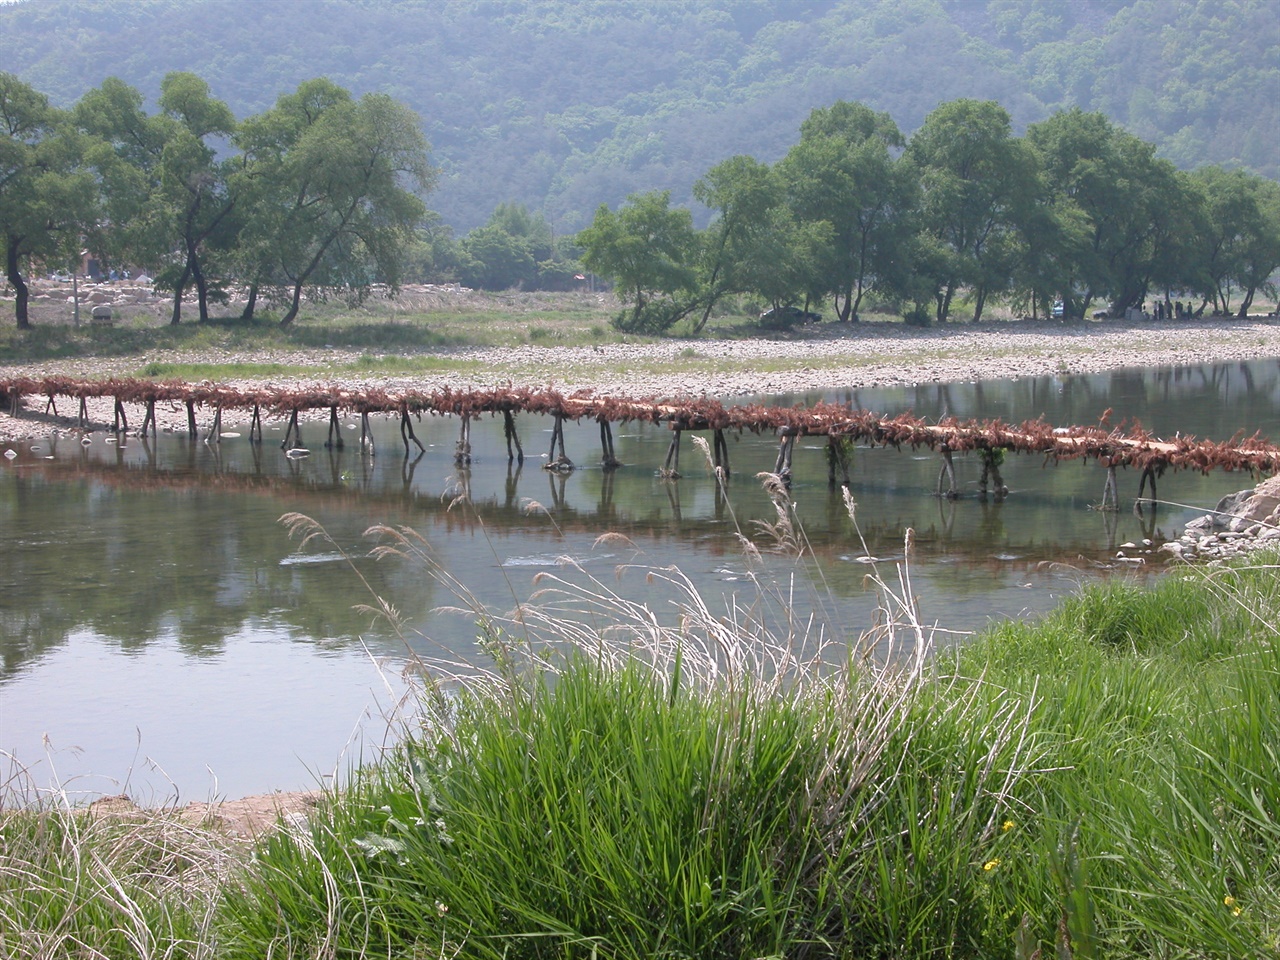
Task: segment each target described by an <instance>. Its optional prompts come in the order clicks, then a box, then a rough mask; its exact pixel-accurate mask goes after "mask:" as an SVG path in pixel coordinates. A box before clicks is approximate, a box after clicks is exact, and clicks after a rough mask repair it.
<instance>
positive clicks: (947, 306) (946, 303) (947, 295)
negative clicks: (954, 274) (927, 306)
mask: <svg viewBox="0 0 1280 960" xmlns="http://www.w3.org/2000/svg"><path fill="white" fill-rule="evenodd" d="M955 295H956V285H955V284H954V283H948V284H947V286H946V288H945V290H944V291H943V292H942V293H941V294H939V295H938V296H937V298H936V299H937V301H938V322H939V323H946V322H947V317H948V316H949V315H950V314H951V298H952V297H954V296H955Z"/></svg>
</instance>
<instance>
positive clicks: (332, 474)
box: [324, 442, 342, 486]
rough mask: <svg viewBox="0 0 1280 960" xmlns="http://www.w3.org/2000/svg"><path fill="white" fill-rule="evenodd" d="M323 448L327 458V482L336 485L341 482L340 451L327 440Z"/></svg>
mask: <svg viewBox="0 0 1280 960" xmlns="http://www.w3.org/2000/svg"><path fill="white" fill-rule="evenodd" d="M324 450H325V453H326V454H327V455H328V458H329V482H330V483H332V484H333V485H334V486H337V485H338V484H340V483H341V482H342V452H341V451H340V450H335V448H334V447H333V446H332V445H331V444H329V443H327V442H326V443H325V445H324Z"/></svg>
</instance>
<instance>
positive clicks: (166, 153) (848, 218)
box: [0, 72, 1280, 333]
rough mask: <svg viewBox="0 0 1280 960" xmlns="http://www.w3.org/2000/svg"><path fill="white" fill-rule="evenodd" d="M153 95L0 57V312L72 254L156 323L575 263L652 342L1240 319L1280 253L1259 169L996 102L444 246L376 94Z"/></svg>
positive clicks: (557, 273)
mask: <svg viewBox="0 0 1280 960" xmlns="http://www.w3.org/2000/svg"><path fill="white" fill-rule="evenodd" d="M158 106H159V112H157V113H155V114H148V113H147V112H146V111H145V110H144V109H143V98H142V96H141V94H140V93H139V92H138V91H137V90H134V89H133V88H132V87H129V86H128V85H126V84H124V83H123V82H121V81H119V80H116V79H108V80H106V81H104V82H103V84H102V85H101V86H100V87H98V88H95V89H93V90H90V91H89V92H87V93H86V94H84V96H83V97H81V99H80V100H79V101H78V102H77V103H76V104H75V105H74V106H73V107H72V108H71V109H69V110H65V111H64V110H59V109H56V108H54V107H51V106H50V105H49V102H48V99H47V98H46V97H45V96H44V95H43V94H41V93H39V92H37V91H36V90H34V89H33V88H31V87H29V86H27V85H26V84H24V83H23V82H22V81H20V80H19V79H18V78H17V77H15V76H13V75H11V74H7V73H3V72H0V123H3V124H4V128H5V132H6V134H7V136H6V137H0V245H2V246H3V249H4V253H5V268H6V276H7V278H8V281H9V284H10V285H11V286H12V287H13V288H14V290H15V291H16V316H17V322H18V326H19V327H26V326H28V324H29V319H28V309H27V300H28V293H27V286H26V283H25V281H24V279H23V276H22V273H21V270H20V267H21V266H23V265H24V264H29V265H33V266H34V267H35V268H38V269H48V270H53V269H58V268H60V267H63V266H66V267H71V266H72V265H73V264H76V263H78V262H79V254H80V251H81V249H82V248H88V249H89V250H90V251H92V252H93V254H94V255H96V256H97V257H98V258H99V259H100V260H101V261H103V262H105V263H109V264H119V265H124V264H128V265H130V266H133V267H134V268H144V269H147V270H148V271H150V272H152V273H153V274H154V276H155V279H156V281H157V284H158V285H159V286H160V287H161V288H162V289H166V290H170V291H172V293H173V310H172V317H171V319H172V322H174V323H177V322H179V320H180V318H181V312H182V304H183V297H184V295H185V294H186V293H187V292H188V291H189V290H191V289H194V291H195V299H196V303H197V305H198V309H199V315H200V319H201V320H206V319H208V317H209V305H210V303H211V302H217V301H218V300H220V299H221V298H222V297H223V296H225V290H226V289H227V287H228V286H230V285H231V284H233V283H234V284H239V285H241V286H243V287H247V288H248V290H249V302H248V306H247V308H246V311H245V312H246V315H247V316H249V317H251V316H252V315H253V311H254V307H255V304H256V302H257V299H258V293H259V291H262V292H264V293H266V294H267V295H270V296H272V297H274V298H277V299H279V300H280V301H282V302H283V306H284V310H283V319H282V322H283V323H284V324H286V325H287V324H289V323H291V322H292V321H293V320H294V319H295V318H296V316H297V314H298V309H299V304H300V301H301V297H302V294H303V291H304V289H305V288H307V287H324V288H332V287H341V288H353V289H356V290H360V289H363V288H365V287H367V286H368V285H369V284H371V283H373V282H382V283H386V284H388V285H389V286H390V287H392V288H393V289H394V288H395V287H396V286H397V284H398V283H399V282H401V281H402V280H404V279H415V280H455V279H456V280H462V281H463V282H464V283H467V284H469V285H472V286H477V287H481V288H487V289H505V288H507V287H511V286H521V287H524V288H526V289H528V288H534V287H543V288H546V287H552V288H563V287H565V286H566V285H570V284H572V283H573V276H574V274H575V273H576V272H577V271H579V270H581V269H584V268H585V269H589V270H591V271H593V272H595V273H596V274H598V275H600V276H602V277H605V278H607V279H608V280H610V281H611V282H613V283H614V284H615V286H616V288H617V290H618V292H619V294H620V295H621V296H622V298H623V301H624V303H625V304H626V309H625V310H624V311H623V312H622V313H621V314H620V315H619V316H618V317H617V320H616V322H617V325H618V326H619V327H621V328H623V329H626V330H635V331H641V332H651V333H655V332H662V331H665V330H667V329H669V328H671V327H672V326H673V325H674V324H675V323H676V322H678V321H680V320H682V319H684V318H690V323H689V326H690V327H691V328H692V330H693V331H694V332H697V331H700V330H701V329H702V328H703V327H704V326H705V324H706V323H707V321H708V319H709V318H710V316H711V315H712V313H713V312H714V311H715V310H716V308H717V305H719V304H721V303H722V302H724V301H725V300H726V298H731V297H734V296H747V297H750V298H753V299H755V300H757V301H759V302H762V303H766V304H769V305H771V306H772V307H773V308H774V313H773V315H774V316H775V317H780V318H782V319H783V321H784V322H785V320H787V319H789V318H792V317H795V316H803V315H804V313H806V312H808V309H809V307H810V306H814V307H817V308H819V309H821V307H819V306H818V305H820V304H827V303H829V304H830V306H831V309H833V310H834V313H835V315H836V316H837V317H838V318H839V319H841V320H845V321H852V320H856V319H858V315H859V311H860V309H862V307H863V305H864V304H865V302H866V298H867V297H868V296H869V295H871V296H874V297H875V298H876V300H877V301H878V302H880V303H886V302H887V303H890V304H894V305H897V306H898V307H899V308H900V309H902V311H903V313H904V316H905V317H906V318H907V319H908V320H911V321H914V322H919V323H927V322H929V321H930V320H932V319H936V320H939V321H943V320H946V319H948V318H949V317H950V316H951V314H952V310H953V303H955V301H956V298H957V295H958V294H963V296H964V297H965V298H966V302H967V303H969V304H971V305H972V314H971V315H972V318H973V319H974V320H978V319H980V318H981V317H982V314H983V311H984V309H985V308H986V306H987V304H989V303H990V302H992V301H1001V302H1004V303H1007V304H1009V305H1010V306H1011V307H1012V308H1013V309H1014V310H1015V311H1018V312H1021V313H1025V314H1030V315H1031V316H1033V317H1034V316H1041V315H1048V314H1049V313H1050V311H1051V309H1052V308H1051V304H1052V303H1053V301H1054V300H1057V299H1061V300H1062V301H1063V313H1064V314H1065V315H1066V316H1077V317H1080V316H1087V315H1088V313H1089V311H1090V309H1091V306H1092V305H1093V304H1094V303H1096V302H1105V304H1106V306H1107V308H1108V309H1109V310H1110V311H1112V312H1117V313H1118V312H1121V311H1123V310H1125V309H1126V308H1127V307H1130V306H1136V305H1138V304H1140V303H1142V302H1143V301H1144V300H1146V299H1147V298H1149V297H1151V296H1156V297H1162V298H1164V299H1166V300H1169V299H1172V298H1173V297H1174V296H1177V297H1179V299H1186V300H1188V301H1190V300H1192V299H1193V298H1197V299H1199V301H1200V304H1199V306H1198V307H1197V308H1196V309H1198V310H1199V311H1204V310H1206V309H1208V308H1210V307H1211V308H1212V310H1213V311H1214V312H1217V313H1229V312H1232V311H1237V312H1240V313H1244V312H1247V311H1248V309H1249V307H1250V305H1251V304H1252V302H1253V300H1254V298H1255V296H1256V295H1257V294H1259V293H1260V292H1265V293H1274V287H1272V286H1270V285H1269V284H1270V280H1271V275H1272V274H1273V273H1274V272H1275V270H1276V269H1277V267H1280V185H1278V184H1276V183H1275V182H1273V181H1270V180H1267V179H1264V178H1262V177H1259V176H1256V175H1253V174H1249V173H1247V172H1244V171H1242V170H1226V169H1223V168H1220V167H1204V168H1201V169H1199V170H1196V171H1194V172H1191V173H1184V172H1180V171H1178V170H1176V169H1175V168H1174V167H1173V166H1172V164H1170V163H1168V162H1167V161H1165V160H1161V159H1158V158H1157V157H1156V156H1155V151H1154V147H1153V146H1152V145H1150V144H1148V143H1145V142H1143V141H1141V140H1139V139H1138V138H1136V137H1134V136H1133V135H1131V134H1129V133H1127V132H1125V131H1123V130H1121V129H1118V128H1117V127H1115V126H1114V125H1113V124H1112V123H1111V122H1110V121H1108V120H1107V119H1106V118H1105V117H1104V116H1102V115H1101V114H1097V113H1083V112H1081V111H1079V110H1070V111H1064V112H1060V113H1057V114H1055V115H1053V116H1051V117H1050V118H1049V119H1047V120H1045V121H1043V122H1042V123H1038V124H1033V125H1032V126H1031V127H1029V128H1028V130H1027V131H1026V134H1025V136H1023V137H1015V136H1013V134H1012V130H1011V123H1010V119H1009V115H1008V114H1007V113H1006V111H1005V110H1004V109H1003V108H1002V107H1000V106H999V105H998V104H996V103H994V102H989V101H987V102H979V101H973V100H956V101H952V102H950V103H944V104H942V105H941V106H939V107H938V108H937V109H936V110H935V111H934V112H933V113H931V114H930V115H929V116H928V117H927V118H926V120H925V122H924V124H923V126H922V127H921V128H920V129H919V130H918V131H917V132H916V133H915V134H914V135H913V136H912V137H911V139H910V141H909V142H908V141H907V139H906V138H905V137H904V136H903V135H902V133H901V132H900V131H899V129H898V127H897V125H896V124H895V122H894V121H893V120H892V118H890V117H889V115H888V114H885V113H876V112H874V111H872V110H870V109H869V108H868V107H866V106H864V105H862V104H858V103H849V102H845V101H838V102H836V103H834V104H833V105H831V106H830V107H825V108H821V109H817V110H814V111H813V112H812V113H811V114H810V116H809V117H808V119H807V120H805V122H804V123H803V124H802V125H801V128H800V137H799V141H798V142H797V143H796V144H795V145H794V146H792V147H791V149H790V150H789V151H788V152H787V153H786V155H785V156H784V157H783V158H782V159H781V160H780V161H778V162H777V163H776V164H773V165H772V166H770V165H768V164H765V163H762V162H760V161H758V160H755V159H753V158H752V157H749V156H736V157H732V158H730V159H728V160H725V161H723V162H722V163H719V164H717V165H716V166H715V167H713V168H712V169H711V170H710V171H708V172H707V173H706V175H705V176H704V177H703V178H702V179H701V180H700V181H698V183H697V184H696V187H695V197H696V199H697V200H698V201H699V202H700V203H701V204H703V205H704V206H705V207H706V208H708V210H709V211H710V223H709V225H708V226H707V227H706V228H705V229H703V230H698V229H696V228H695V227H694V216H693V213H692V212H691V211H690V210H688V209H685V208H673V207H672V206H671V203H670V198H669V195H668V194H666V193H663V192H651V193H644V194H637V195H633V196H632V197H631V198H629V200H628V202H627V203H626V204H624V205H623V206H622V207H621V208H620V209H618V210H617V211H613V210H610V209H609V208H607V207H601V208H600V209H599V210H598V211H597V213H596V215H595V218H594V220H593V222H592V224H591V225H590V226H589V227H588V228H587V229H586V230H584V231H582V232H581V233H579V234H578V235H577V236H576V237H575V238H563V237H560V238H557V237H555V236H553V235H552V232H551V229H550V227H549V226H548V224H547V222H546V220H545V219H544V218H543V217H542V216H541V215H540V214H537V213H530V212H529V211H528V210H526V209H525V208H524V207H522V206H520V205H518V204H510V203H500V204H498V206H497V208H496V209H495V212H494V215H493V217H492V218H491V220H490V222H489V223H488V224H486V225H484V226H482V227H477V228H476V229H474V230H472V231H471V232H470V233H468V234H467V235H466V236H465V237H463V238H462V239H461V240H460V241H457V240H455V239H454V238H453V236H452V235H451V232H450V230H449V229H448V227H447V226H446V225H444V224H442V223H440V221H439V219H438V218H437V217H435V216H434V215H433V214H431V213H430V212H429V211H428V210H427V208H426V206H425V204H424V202H423V199H422V198H423V196H425V194H426V193H427V192H428V191H429V190H430V189H431V188H432V186H433V184H434V182H435V178H436V171H435V170H434V169H433V168H432V167H431V165H430V163H429V162H428V158H427V151H428V146H427V143H426V141H425V139H424V138H423V135H422V132H421V124H420V121H419V119H418V117H417V116H416V115H415V114H414V113H413V112H412V111H410V110H408V109H407V108H406V107H404V106H403V105H402V104H400V103H398V102H396V101H394V100H392V99H391V98H390V97H387V96H385V95H382V94H366V95H365V96H363V97H360V98H359V99H355V98H353V97H352V96H351V95H350V94H349V93H348V92H347V91H346V90H344V89H342V88H341V87H339V86H337V85H335V84H334V83H332V82H331V81H329V80H327V79H323V78H320V79H315V80H310V81H307V82H305V83H303V84H302V85H301V86H299V87H298V88H297V90H296V91H294V92H293V93H290V94H286V95H283V96H281V97H280V98H279V99H278V100H277V102H276V104H275V106H273V107H272V108H270V109H268V110H267V111H265V112H264V113H261V114H259V115H256V116H253V117H250V118H248V119H246V120H243V121H237V120H236V119H235V117H234V116H233V115H232V113H231V111H230V109H229V108H228V107H227V106H226V104H224V103H223V102H222V101H220V100H217V99H214V98H213V97H212V96H211V94H210V91H209V88H208V85H207V84H206V83H205V82H204V81H203V80H201V79H200V78H199V77H197V76H195V75H193V74H190V73H171V74H169V75H168V76H166V77H165V79H164V82H163V84H162V87H161V95H160V98H159V103H158ZM575 244H576V245H575ZM579 256H580V257H581V262H578V260H577V259H576V258H577V257H579ZM800 304H802V305H803V307H804V310H803V311H802V310H800V309H797V308H796V306H797V305H800ZM786 308H793V309H791V310H788V309H786Z"/></svg>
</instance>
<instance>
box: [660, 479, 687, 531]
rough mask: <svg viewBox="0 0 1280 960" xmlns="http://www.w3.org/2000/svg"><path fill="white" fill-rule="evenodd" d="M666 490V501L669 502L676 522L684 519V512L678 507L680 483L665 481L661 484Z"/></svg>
mask: <svg viewBox="0 0 1280 960" xmlns="http://www.w3.org/2000/svg"><path fill="white" fill-rule="evenodd" d="M663 486H664V487H665V488H666V491H667V502H668V503H670V504H671V515H672V517H674V518H675V521H676V523H681V522H683V521H684V513H683V511H681V509H680V484H678V483H666V484H663Z"/></svg>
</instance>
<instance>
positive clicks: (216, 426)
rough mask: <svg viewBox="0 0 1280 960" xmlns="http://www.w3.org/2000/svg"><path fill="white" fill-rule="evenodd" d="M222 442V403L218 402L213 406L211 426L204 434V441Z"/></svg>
mask: <svg viewBox="0 0 1280 960" xmlns="http://www.w3.org/2000/svg"><path fill="white" fill-rule="evenodd" d="M210 441H212V442H213V443H221V442H222V404H218V405H217V406H216V407H214V408H213V426H211V427H210V428H209V432H208V433H206V434H205V437H204V442H205V443H209V442H210Z"/></svg>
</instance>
